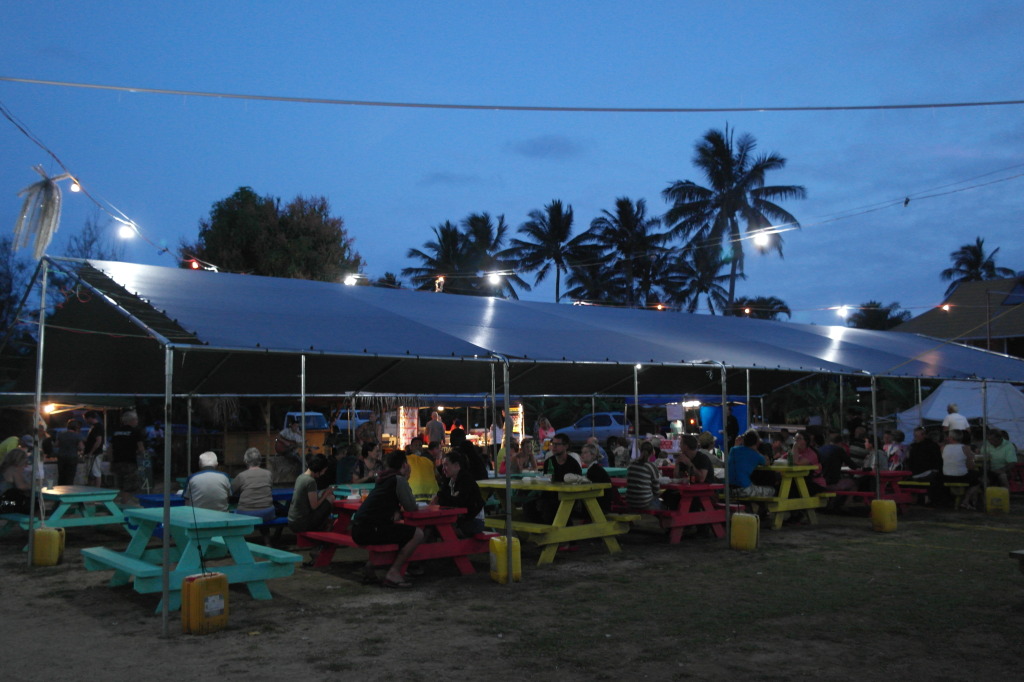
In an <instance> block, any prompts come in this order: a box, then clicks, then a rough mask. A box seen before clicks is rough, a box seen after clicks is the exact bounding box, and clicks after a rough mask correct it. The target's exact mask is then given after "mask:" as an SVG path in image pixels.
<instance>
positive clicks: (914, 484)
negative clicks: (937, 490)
mask: <svg viewBox="0 0 1024 682" xmlns="http://www.w3.org/2000/svg"><path fill="white" fill-rule="evenodd" d="M943 485H944V486H946V487H947V488H949V491H950V492H951V493H953V508H954V509H957V508H959V507H960V503H961V502H963V499H964V494H966V493H967V488H968V487H969V486H968V484H967V483H963V482H960V481H947V482H945V483H943ZM931 486H932V484H931V482H930V481H902V482H901V483H900V490H902V491H904V492H906V493H911V494H914V495H927V494H928V490H929V489H930V488H931Z"/></svg>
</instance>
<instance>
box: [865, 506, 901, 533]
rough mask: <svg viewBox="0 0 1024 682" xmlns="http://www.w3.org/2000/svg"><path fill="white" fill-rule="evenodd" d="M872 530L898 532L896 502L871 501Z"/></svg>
mask: <svg viewBox="0 0 1024 682" xmlns="http://www.w3.org/2000/svg"><path fill="white" fill-rule="evenodd" d="M871 530H874V531H876V532H879V533H891V532H893V531H894V530H896V502H895V501H893V500H871Z"/></svg>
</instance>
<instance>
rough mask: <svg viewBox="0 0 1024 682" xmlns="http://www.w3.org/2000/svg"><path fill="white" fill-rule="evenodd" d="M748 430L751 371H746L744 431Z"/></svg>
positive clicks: (749, 421) (749, 423) (749, 425)
mask: <svg viewBox="0 0 1024 682" xmlns="http://www.w3.org/2000/svg"><path fill="white" fill-rule="evenodd" d="M749 428H751V371H750V370H746V429H749ZM746 429H743V430H744V431H745V430H746Z"/></svg>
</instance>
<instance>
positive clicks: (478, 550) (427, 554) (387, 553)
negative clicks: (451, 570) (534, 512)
mask: <svg viewBox="0 0 1024 682" xmlns="http://www.w3.org/2000/svg"><path fill="white" fill-rule="evenodd" d="M494 535H495V534H494V533H478V534H477V535H474V536H473V537H471V538H460V539H458V540H455V541H454V542H443V543H442V542H424V543H423V544H421V545H419V546H418V547H417V548H416V550H415V551H414V552H413V554H412V556H411V557H410V559H409V560H410V561H426V560H428V559H446V558H453V557H454V558H459V557H463V556H468V555H470V554H483V553H485V552H487V551H489V546H488V542H489V541H490V539H491V538H492V537H494ZM296 537H297V539H298V545H299V547H312V546H315V545H327V546H329V548H330V549H331V551H323V552H320V555H319V556H318V557H317V558H316V560H315V562H314V565H315V566H326V565H329V564H330V562H331V559H332V558H333V556H334V551H333V549H334V548H336V547H351V548H354V549H362V550H366V552H367V554H368V555H369V561H370V563H371V564H373V565H374V566H390V565H391V564H392V563H394V561H395V556H396V555H397V554H398V550H399V549H401V548H400V547H399V546H398V545H396V544H393V543H392V544H387V545H360V544H359V543H358V542H356V541H355V540H353V539H352V536H351V535H350V534H348V533H341V532H338V531H306V532H304V533H298V534H297V535H296ZM402 572H403V573H404V572H405V567H404V566H403V567H402Z"/></svg>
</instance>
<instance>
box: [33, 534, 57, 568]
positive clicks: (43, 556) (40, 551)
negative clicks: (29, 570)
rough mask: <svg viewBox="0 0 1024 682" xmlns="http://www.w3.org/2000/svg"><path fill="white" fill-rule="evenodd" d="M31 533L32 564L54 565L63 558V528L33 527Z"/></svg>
mask: <svg viewBox="0 0 1024 682" xmlns="http://www.w3.org/2000/svg"><path fill="white" fill-rule="evenodd" d="M32 534H33V536H32V565H33V566H56V565H57V564H59V563H60V562H61V561H62V560H63V559H64V529H63V528H35V529H33V531H32Z"/></svg>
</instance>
